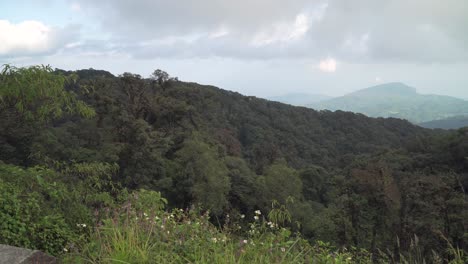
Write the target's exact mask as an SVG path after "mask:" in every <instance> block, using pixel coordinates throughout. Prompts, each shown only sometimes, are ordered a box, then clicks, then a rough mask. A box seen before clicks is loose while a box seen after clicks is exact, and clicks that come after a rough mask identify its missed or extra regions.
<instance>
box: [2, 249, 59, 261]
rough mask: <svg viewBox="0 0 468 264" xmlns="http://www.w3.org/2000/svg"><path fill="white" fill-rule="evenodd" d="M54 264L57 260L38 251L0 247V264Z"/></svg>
mask: <svg viewBox="0 0 468 264" xmlns="http://www.w3.org/2000/svg"><path fill="white" fill-rule="evenodd" d="M33 263H34V264H56V263H58V262H57V259H56V258H55V257H52V256H49V255H47V254H45V253H44V252H41V251H39V250H31V249H26V248H19V247H12V246H7V245H0V264H33Z"/></svg>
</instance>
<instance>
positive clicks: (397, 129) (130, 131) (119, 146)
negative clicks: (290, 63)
mask: <svg viewBox="0 0 468 264" xmlns="http://www.w3.org/2000/svg"><path fill="white" fill-rule="evenodd" d="M0 78H1V79H0V85H1V86H0V120H1V125H0V146H1V148H0V201H2V203H3V204H4V208H3V209H1V211H0V223H7V222H8V223H9V224H0V234H2V235H3V236H2V237H0V243H5V244H11V245H17V246H30V247H36V248H40V249H43V250H46V251H48V252H50V253H53V254H59V253H60V252H62V248H64V247H65V248H70V247H69V244H70V241H75V242H74V243H75V244H79V243H78V242H76V241H81V242H80V243H85V242H86V241H89V239H90V237H91V235H92V233H93V232H90V231H86V232H83V228H82V226H77V223H87V225H96V226H99V225H100V224H102V222H101V220H102V219H103V218H104V216H103V215H105V214H106V212H107V213H108V212H109V209H108V208H112V207H113V206H116V204H122V203H123V201H125V197H126V195H128V193H130V192H132V191H135V190H141V189H144V190H151V191H158V192H160V193H161V194H162V197H165V198H167V201H168V207H169V208H182V209H184V210H185V209H190V208H194V207H198V206H200V207H201V208H202V210H209V213H207V214H209V215H210V216H211V219H213V220H212V222H213V223H214V224H215V225H217V226H223V225H225V224H229V223H230V221H231V220H230V219H231V218H234V217H238V218H240V217H241V216H245V217H246V218H248V219H254V217H255V216H256V217H258V215H257V213H254V212H255V211H256V210H259V211H261V212H270V211H272V212H276V213H278V212H283V213H284V214H283V218H281V217H279V218H278V214H276V217H275V214H273V215H272V218H274V219H276V221H273V222H276V223H282V225H283V226H284V227H286V228H288V229H290V230H291V231H293V232H298V233H300V234H301V236H302V237H304V238H305V239H306V240H307V241H309V242H310V243H316V242H318V241H323V242H326V243H329V244H328V245H332V246H333V247H334V248H336V249H343V248H348V249H350V248H359V249H363V250H366V251H367V252H369V254H370V255H371V256H372V257H371V258H372V260H373V261H375V262H377V261H381V262H387V261H389V260H390V259H392V260H395V261H398V260H399V259H404V258H405V257H406V258H408V257H411V256H418V258H419V259H420V260H422V258H426V260H427V261H429V262H431V261H434V262H435V261H436V260H440V261H450V260H454V259H462V258H463V255H464V254H466V252H465V251H466V250H467V249H468V244H467V242H468V233H467V227H468V223H467V221H466V219H468V207H467V201H466V193H465V190H466V189H467V188H468V131H467V130H458V131H452V132H441V131H432V130H428V129H424V128H421V127H418V126H415V125H413V124H411V123H409V122H407V121H404V120H400V119H393V118H387V119H385V118H369V117H366V116H364V115H361V114H354V113H350V112H342V111H336V112H330V111H315V110H313V109H308V108H305V107H294V106H290V105H285V104H282V103H277V102H271V101H268V100H264V99H259V98H255V97H247V96H243V95H241V94H238V93H235V92H230V91H226V90H222V89H219V88H216V87H213V86H205V85H199V84H196V83H189V82H182V81H179V80H178V79H177V78H171V77H170V76H169V75H168V74H167V73H165V72H163V71H161V70H156V71H155V72H154V73H153V75H152V76H150V78H143V77H142V76H139V75H136V74H131V73H124V74H122V75H120V76H113V75H112V74H110V73H108V72H105V71H97V70H92V69H90V70H81V71H76V72H69V71H63V70H55V71H51V70H50V69H47V68H42V67H34V68H19V69H17V68H14V67H13V68H11V67H9V66H7V67H4V69H3V72H2V75H1V77H0ZM28 179H29V180H28ZM143 193H144V192H143ZM158 199H160V198H158ZM158 201H160V200H158ZM272 203H273V208H272ZM130 204H131V202H130ZM19 205H21V206H19ZM132 205H134V206H136V204H135V203H134V202H133V204H132ZM280 205H282V206H280ZM129 206H130V205H129ZM39 207H41V208H42V211H39V210H38V209H37V208H39ZM15 208H16V209H15ZM275 208H276V209H277V210H276V211H275V210H274V209H275ZM278 208H281V209H278ZM272 209H273V210H272ZM106 210H107V211H106ZM24 215H28V217H26V218H25V217H24ZM229 216H230V217H231V218H230V217H229ZM286 216H288V217H286ZM269 217H270V215H269ZM285 217H286V218H289V219H287V221H286V218H285ZM242 218H243V217H242ZM255 219H256V218H255ZM278 219H282V220H278ZM105 223H107V224H108V223H110V222H105ZM51 226H52V227H53V228H50V227H51ZM31 228H34V230H33V231H34V232H33V231H31ZM54 228H55V229H54ZM247 231H248V230H245V231H244V230H240V231H236V232H237V233H239V234H244V233H242V232H247ZM47 232H48V233H47ZM168 232H169V231H168ZM210 232H211V231H210ZM45 233H47V234H45ZM5 234H8V235H5ZM44 234H45V235H44ZM168 234H169V233H168ZM36 235H37V236H38V237H35V236H36ZM44 238H45V240H48V241H53V242H51V243H50V244H47V243H45V242H46V241H44ZM39 241H40V242H39ZM44 243H45V244H44ZM262 243H263V242H262ZM447 249H449V250H447ZM76 250H77V251H79V250H80V249H79V248H76ZM88 250H90V249H88ZM182 252H183V251H182ZM457 254H458V255H457ZM343 263H345V262H343ZM348 263H349V262H348ZM414 263H416V262H414ZM460 263H462V262H460Z"/></svg>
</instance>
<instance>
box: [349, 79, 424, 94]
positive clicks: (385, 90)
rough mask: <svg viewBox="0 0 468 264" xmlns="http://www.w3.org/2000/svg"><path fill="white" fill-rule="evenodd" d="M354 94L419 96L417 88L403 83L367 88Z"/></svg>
mask: <svg viewBox="0 0 468 264" xmlns="http://www.w3.org/2000/svg"><path fill="white" fill-rule="evenodd" d="M352 94H355V95H363V94H368V95H409V94H411V95H415V94H417V91H416V88H413V87H411V86H408V85H406V84H404V83H401V82H391V83H385V84H379V85H376V86H372V87H369V88H365V89H362V90H359V91H356V92H354V93H352Z"/></svg>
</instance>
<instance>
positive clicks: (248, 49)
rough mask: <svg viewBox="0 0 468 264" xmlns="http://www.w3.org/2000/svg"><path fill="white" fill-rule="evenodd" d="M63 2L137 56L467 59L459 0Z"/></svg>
mask: <svg viewBox="0 0 468 264" xmlns="http://www.w3.org/2000/svg"><path fill="white" fill-rule="evenodd" d="M70 3H76V4H77V5H79V6H80V8H81V11H82V13H86V14H90V18H92V19H94V20H95V22H96V24H98V25H100V27H101V30H102V31H103V33H104V35H106V34H107V35H109V36H110V37H109V39H108V41H109V42H112V43H115V44H116V45H115V46H118V49H119V50H120V51H124V52H127V53H129V54H130V55H131V56H134V57H139V58H152V57H184V58H193V57H210V56H213V57H228V58H239V59H275V58H290V59H304V58H307V59H312V60H318V59H320V58H323V57H324V56H327V55H331V56H333V57H338V58H340V61H346V62H354V63H381V62H384V63H386V62H392V63H393V62H394V63H454V62H468V48H467V45H466V43H468V34H466V25H468V16H467V15H466V14H468V1H466V0H446V1H439V0H413V1H409V2H408V1H406V0H393V1H390V0H382V1H375V0H355V1H342V0H314V1H311V0H296V1H290V2H288V3H287V4H285V3H284V1H282V0H238V1H219V0H198V1H189V0H181V1H166V0H134V1H127V0H101V1H94V0H73V2H72V0H70ZM194 36H195V37H194ZM168 40H170V41H168ZM142 43H144V45H141V44H142ZM140 46H142V47H141V48H140V49H136V47H140Z"/></svg>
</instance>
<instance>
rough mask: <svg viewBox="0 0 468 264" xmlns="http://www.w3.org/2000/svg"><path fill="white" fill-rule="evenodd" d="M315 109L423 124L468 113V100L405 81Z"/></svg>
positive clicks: (376, 87)
mask: <svg viewBox="0 0 468 264" xmlns="http://www.w3.org/2000/svg"><path fill="white" fill-rule="evenodd" d="M308 106H309V107H312V108H314V109H328V110H332V111H335V110H342V111H351V112H355V113H362V114H365V115H367V116H371V117H395V118H402V119H406V120H409V121H411V122H414V123H422V122H428V121H433V120H439V119H445V118H449V117H454V116H461V115H468V101H465V100H462V99H458V98H454V97H450V96H441V95H425V94H419V93H417V92H416V89H414V88H412V87H409V86H407V85H405V84H402V83H387V84H382V85H377V86H373V87H370V88H367V89H363V90H359V91H357V92H353V93H350V94H347V95H344V96H341V97H336V98H333V99H330V100H326V101H321V102H318V103H313V104H310V105H308Z"/></svg>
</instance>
